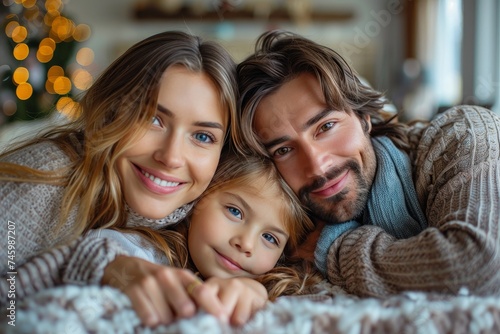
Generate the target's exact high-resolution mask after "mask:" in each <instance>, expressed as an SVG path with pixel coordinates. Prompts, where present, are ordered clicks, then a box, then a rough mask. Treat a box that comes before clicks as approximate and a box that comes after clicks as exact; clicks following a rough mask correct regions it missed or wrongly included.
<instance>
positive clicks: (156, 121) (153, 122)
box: [151, 116, 161, 125]
mask: <svg viewBox="0 0 500 334" xmlns="http://www.w3.org/2000/svg"><path fill="white" fill-rule="evenodd" d="M151 124H153V125H161V123H160V119H159V118H158V116H154V117H153V119H152V120H151Z"/></svg>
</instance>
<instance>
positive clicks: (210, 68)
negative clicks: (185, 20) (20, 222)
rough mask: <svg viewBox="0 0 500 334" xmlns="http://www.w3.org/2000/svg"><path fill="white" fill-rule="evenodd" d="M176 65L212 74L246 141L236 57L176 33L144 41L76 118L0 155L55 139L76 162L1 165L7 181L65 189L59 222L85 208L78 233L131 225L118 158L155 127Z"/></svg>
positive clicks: (107, 74) (110, 72)
mask: <svg viewBox="0 0 500 334" xmlns="http://www.w3.org/2000/svg"><path fill="white" fill-rule="evenodd" d="M173 65H183V66H186V68H188V69H190V70H192V71H194V72H203V73H206V74H207V75H208V76H209V77H210V78H211V79H212V80H213V81H214V83H215V84H216V86H217V87H218V89H219V92H220V100H221V101H222V105H223V106H224V108H225V109H226V110H227V113H228V114H229V115H228V116H229V117H228V119H229V123H228V124H230V126H229V127H230V129H227V133H230V134H231V137H232V139H233V140H234V141H239V135H238V133H239V130H238V129H237V128H236V125H235V123H234V120H235V119H236V100H237V96H238V93H237V82H236V77H235V66H236V65H235V63H234V60H233V59H232V57H231V56H230V54H229V53H228V52H227V51H226V50H225V49H224V48H223V47H221V46H220V45H219V44H217V43H215V42H212V41H203V40H202V39H201V38H199V37H196V36H192V35H190V34H187V33H183V32H177V31H169V32H163V33H159V34H156V35H154V36H151V37H149V38H147V39H145V40H143V41H140V42H138V43H137V44H135V45H133V46H132V47H131V48H130V49H128V50H127V51H126V52H125V53H124V54H123V55H121V56H120V57H119V58H118V59H116V60H115V61H114V62H113V63H112V64H111V65H110V66H109V67H108V68H107V69H106V70H105V71H104V72H103V73H102V74H101V75H100V77H99V78H98V79H97V80H96V82H95V83H94V84H93V85H92V87H90V89H89V90H88V91H87V92H86V93H85V95H84V96H83V97H82V99H81V100H80V101H79V104H80V108H81V110H80V112H81V114H80V116H79V117H78V118H77V119H76V120H74V121H71V122H70V123H69V124H65V125H63V126H58V127H55V128H53V129H52V130H50V131H47V132H46V133H45V134H44V135H42V136H40V137H38V138H36V139H33V140H30V141H29V142H27V143H25V144H23V145H22V146H19V147H16V148H13V149H11V150H9V151H6V152H4V153H3V154H2V155H0V158H2V157H4V156H6V155H8V154H11V153H13V152H15V151H16V150H19V149H21V148H23V147H26V146H29V145H33V144H35V143H39V142H43V141H51V142H54V143H56V144H57V145H59V146H60V147H61V149H63V150H64V151H65V152H66V153H67V154H68V156H69V157H70V159H71V164H70V165H69V166H66V167H64V168H62V169H60V170H56V171H38V170H33V169H30V168H27V167H23V166H17V165H13V164H10V163H6V162H0V180H4V181H16V182H33V183H49V184H56V185H61V186H64V187H65V190H64V196H63V200H62V207H61V215H60V222H59V224H58V226H57V227H61V226H62V225H64V224H65V223H66V220H67V218H68V217H69V215H70V212H71V210H73V209H74V208H77V216H76V217H77V219H76V223H75V225H74V230H73V231H72V235H73V236H75V237H77V236H79V235H80V234H82V233H84V232H85V231H88V230H89V229H92V228H98V227H106V228H109V227H113V228H115V227H116V228H122V227H124V226H125V223H126V217H127V212H126V206H125V202H124V198H123V194H122V188H121V185H120V180H119V176H118V174H117V171H116V168H115V164H116V159H117V157H118V156H120V154H122V153H123V152H124V151H125V150H126V149H127V148H128V147H130V146H131V145H132V144H133V143H134V142H135V141H137V140H138V139H139V138H140V137H141V136H143V135H144V133H145V131H146V129H147V128H148V127H149V125H150V123H151V119H152V118H153V116H154V115H155V113H156V101H157V98H158V91H159V84H160V78H161V76H162V74H163V73H164V72H165V70H166V69H167V68H168V67H170V66H173Z"/></svg>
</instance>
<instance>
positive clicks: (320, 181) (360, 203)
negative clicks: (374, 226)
mask: <svg viewBox="0 0 500 334" xmlns="http://www.w3.org/2000/svg"><path fill="white" fill-rule="evenodd" d="M346 170H349V173H352V175H353V176H354V179H355V180H356V181H357V182H356V183H355V184H354V185H352V186H354V187H356V189H349V188H348V187H347V188H345V189H343V190H342V191H341V192H339V193H337V194H335V195H333V196H331V197H328V198H323V199H319V198H317V197H316V198H311V192H312V191H314V190H316V189H319V188H321V187H322V186H323V185H325V184H326V183H327V182H329V181H330V180H333V179H335V178H336V177H338V176H340V175H341V174H342V173H344V172H345V171H346ZM371 182H372V181H371V177H369V176H368V177H366V176H363V174H362V172H361V167H360V166H359V164H358V163H357V162H356V161H355V160H349V161H348V162H347V163H345V164H344V165H343V166H339V167H333V168H331V169H330V170H328V171H327V172H326V174H325V175H324V176H322V177H318V178H316V179H315V180H313V182H312V183H311V184H309V185H306V186H304V187H302V188H301V189H300V191H299V198H300V201H301V202H302V203H303V204H304V205H305V206H306V207H307V208H308V209H309V212H310V214H311V215H312V216H313V217H315V218H317V219H319V220H321V221H323V222H324V223H326V224H338V223H343V222H346V221H349V220H353V219H356V218H358V217H360V216H361V214H362V213H363V210H364V208H365V206H366V201H367V199H368V194H369V192H370V187H371ZM350 190H351V192H352V191H354V192H355V198H353V199H349V198H347V194H348V193H349V191H350Z"/></svg>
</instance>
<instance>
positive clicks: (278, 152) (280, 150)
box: [273, 147, 291, 156]
mask: <svg viewBox="0 0 500 334" xmlns="http://www.w3.org/2000/svg"><path fill="white" fill-rule="evenodd" d="M290 150H291V149H290V147H280V148H278V149H277V150H276V151H274V154H273V155H278V156H281V155H285V154H287V153H288V152H290Z"/></svg>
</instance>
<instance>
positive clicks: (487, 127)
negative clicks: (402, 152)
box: [327, 106, 500, 297]
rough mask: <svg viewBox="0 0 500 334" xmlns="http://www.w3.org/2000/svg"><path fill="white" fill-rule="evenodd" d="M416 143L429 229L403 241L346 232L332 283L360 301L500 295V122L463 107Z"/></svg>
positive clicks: (336, 247) (369, 230)
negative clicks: (405, 295) (419, 294)
mask: <svg viewBox="0 0 500 334" xmlns="http://www.w3.org/2000/svg"><path fill="white" fill-rule="evenodd" d="M410 138H411V139H412V141H413V144H412V145H413V146H412V153H411V157H412V164H413V174H414V182H415V188H416V191H417V195H418V199H419V202H420V204H421V206H422V208H423V209H424V212H425V215H426V217H427V220H428V228H426V229H425V230H423V231H422V232H421V233H420V234H418V235H416V236H414V237H411V238H408V239H403V240H397V239H396V238H394V237H393V236H391V235H389V234H387V233H386V232H384V231H383V230H382V229H381V228H380V227H376V226H368V225H364V226H361V227H359V228H357V229H354V230H352V231H350V232H347V233H344V234H343V235H341V236H340V237H339V238H337V239H336V240H335V242H334V243H333V244H332V246H331V247H330V249H329V251H328V258H327V275H328V279H329V280H330V281H331V282H332V283H333V284H337V285H340V286H342V287H343V288H344V289H346V290H347V291H348V292H351V293H354V294H357V295H360V296H377V297H383V296H387V295H390V294H395V293H398V292H401V291H408V290H418V291H429V292H438V293H452V294H456V293H458V292H464V291H467V292H469V293H473V294H479V295H491V294H500V270H499V269H500V252H499V250H500V249H499V246H500V240H499V239H500V233H499V226H500V118H499V117H498V116H497V115H495V114H493V113H492V112H490V111H488V110H486V109H483V108H479V107H471V106H459V107H455V108H452V109H451V110H449V111H447V112H445V113H442V114H439V115H438V116H437V117H436V118H435V119H434V120H432V122H431V123H430V125H429V126H427V127H425V128H415V129H414V130H413V132H411V136H410Z"/></svg>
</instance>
